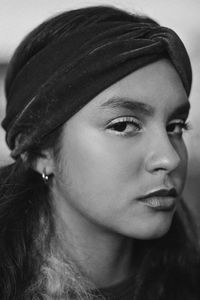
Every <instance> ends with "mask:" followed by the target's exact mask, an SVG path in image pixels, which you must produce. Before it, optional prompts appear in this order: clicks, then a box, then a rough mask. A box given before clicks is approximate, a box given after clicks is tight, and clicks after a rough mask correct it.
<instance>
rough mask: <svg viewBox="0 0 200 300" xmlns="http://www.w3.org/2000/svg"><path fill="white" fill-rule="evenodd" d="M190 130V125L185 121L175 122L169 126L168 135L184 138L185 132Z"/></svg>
mask: <svg viewBox="0 0 200 300" xmlns="http://www.w3.org/2000/svg"><path fill="white" fill-rule="evenodd" d="M189 129H190V125H189V123H188V122H186V121H184V120H174V121H173V122H171V123H170V124H169V125H168V126H167V132H168V134H170V135H177V136H182V134H183V132H184V131H187V130H189Z"/></svg>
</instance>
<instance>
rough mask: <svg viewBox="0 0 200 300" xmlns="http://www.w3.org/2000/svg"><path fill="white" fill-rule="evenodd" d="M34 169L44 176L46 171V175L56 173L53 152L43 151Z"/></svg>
mask: <svg viewBox="0 0 200 300" xmlns="http://www.w3.org/2000/svg"><path fill="white" fill-rule="evenodd" d="M33 169H34V170H35V171H36V172H38V173H40V174H42V173H43V172H44V170H45V173H46V175H51V174H53V173H54V156H53V153H52V151H51V150H48V149H47V150H42V151H41V155H40V156H39V157H37V158H36V160H35V162H34V165H33Z"/></svg>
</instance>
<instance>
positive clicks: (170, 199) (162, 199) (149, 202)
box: [138, 188, 178, 211]
mask: <svg viewBox="0 0 200 300" xmlns="http://www.w3.org/2000/svg"><path fill="white" fill-rule="evenodd" d="M177 196H178V194H177V191H176V189H175V188H172V189H159V190H156V191H154V192H150V193H148V194H146V195H144V196H142V197H139V198H138V200H139V201H140V202H141V203H143V204H144V205H146V206H148V207H150V208H152V209H154V210H158V211H173V210H174V209H175V207H176V199H177Z"/></svg>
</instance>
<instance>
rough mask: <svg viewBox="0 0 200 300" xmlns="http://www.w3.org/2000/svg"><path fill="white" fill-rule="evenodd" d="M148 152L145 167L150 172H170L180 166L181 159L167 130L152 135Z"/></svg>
mask: <svg viewBox="0 0 200 300" xmlns="http://www.w3.org/2000/svg"><path fill="white" fill-rule="evenodd" d="M147 153H148V154H147V158H146V161H145V168H146V170H147V171H148V172H150V173H154V172H158V171H164V172H166V173H170V172H172V171H173V170H175V169H176V168H177V167H178V166H179V164H180V161H181V159H180V156H179V154H178V152H177V151H176V148H175V146H174V145H173V144H172V141H171V140H170V138H169V136H168V134H167V133H165V132H163V133H157V134H154V137H151V139H150V142H149V145H148V149H147Z"/></svg>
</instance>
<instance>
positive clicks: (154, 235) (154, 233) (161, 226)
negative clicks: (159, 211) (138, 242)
mask: <svg viewBox="0 0 200 300" xmlns="http://www.w3.org/2000/svg"><path fill="white" fill-rule="evenodd" d="M172 219H173V218H172V217H171V218H170V217H169V218H165V219H164V220H162V219H161V220H159V221H157V220H155V222H152V223H151V224H147V226H146V230H145V228H143V232H141V237H140V238H141V239H147V240H148V239H158V238H161V237H162V236H164V235H165V234H166V233H167V232H168V231H169V229H170V227H171V224H172Z"/></svg>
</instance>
